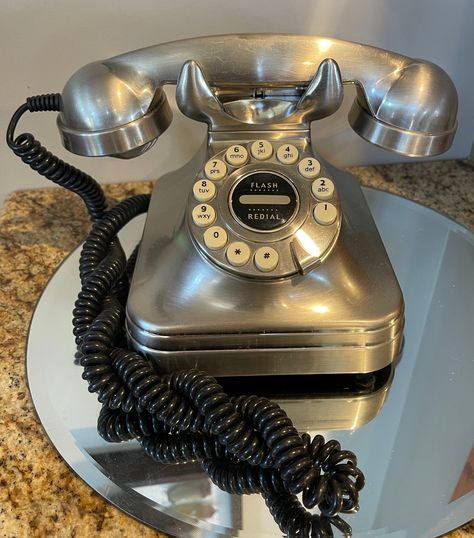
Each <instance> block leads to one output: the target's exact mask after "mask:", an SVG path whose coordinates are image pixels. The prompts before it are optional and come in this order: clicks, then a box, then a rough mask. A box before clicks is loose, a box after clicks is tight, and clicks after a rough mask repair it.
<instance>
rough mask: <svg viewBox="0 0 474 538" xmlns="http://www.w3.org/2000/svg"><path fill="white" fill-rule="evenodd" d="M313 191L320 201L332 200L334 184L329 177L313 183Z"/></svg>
mask: <svg viewBox="0 0 474 538" xmlns="http://www.w3.org/2000/svg"><path fill="white" fill-rule="evenodd" d="M311 191H312V193H313V194H314V196H316V198H318V199H319V200H330V199H331V198H332V197H333V195H334V183H333V182H332V181H331V180H330V179H328V178H327V177H320V178H319V179H316V180H314V181H313V183H312V185H311Z"/></svg>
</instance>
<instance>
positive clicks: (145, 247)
mask: <svg viewBox="0 0 474 538" xmlns="http://www.w3.org/2000/svg"><path fill="white" fill-rule="evenodd" d="M259 136H260V135H259ZM303 138H304V137H303ZM228 143H229V144H230V142H228ZM207 149H208V148H207V145H206V144H205V145H203V146H202V148H201V150H200V152H198V154H197V155H196V157H195V158H194V159H193V160H192V161H190V162H189V163H188V164H187V165H186V166H185V167H183V168H182V169H180V170H178V171H176V172H172V173H170V174H167V175H166V176H164V177H162V178H160V179H159V180H158V181H157V182H156V185H155V189H154V192H153V196H152V200H151V204H150V208H149V211H148V217H147V222H146V226H145V229H144V234H143V239H142V244H141V248H140V253H139V256H138V260H137V265H136V269H135V273H134V277H133V282H132V285H131V289H130V294H129V298H128V302H127V330H128V332H129V336H130V341H131V343H132V345H133V346H134V347H135V348H136V349H139V350H140V351H142V352H143V353H145V354H146V355H147V356H149V357H152V358H154V359H156V361H157V362H159V365H160V368H163V369H164V370H172V369H176V368H184V367H189V366H197V367H199V368H202V369H205V370H207V371H209V372H210V373H212V374H213V375H216V376H219V375H259V374H260V375H264V374H272V375H275V374H276V375H278V374H287V373H301V374H309V373H323V372H325V373H328V372H352V373H354V372H368V371H374V370H377V369H379V368H382V367H384V366H385V365H387V364H389V363H390V362H392V361H393V360H394V359H395V357H396V356H397V354H398V351H399V348H400V343H401V338H402V329H403V309H404V307H403V298H402V294H401V291H400V288H399V285H398V282H397V279H396V277H395V275H394V273H393V269H392V267H391V265H390V261H389V259H388V257H387V254H386V252H385V249H384V246H383V244H382V242H381V239H380V237H379V234H378V232H377V229H376V227H375V224H374V222H373V219H372V217H371V215H370V212H369V209H368V207H367V204H366V202H365V200H364V197H363V195H362V192H361V190H360V187H359V185H358V182H357V180H356V178H354V177H353V176H351V175H350V174H347V173H345V172H341V171H338V170H336V169H335V168H334V167H332V166H330V165H329V164H328V163H326V162H324V161H323V160H322V159H321V158H320V157H318V156H317V155H316V157H317V158H318V159H319V160H321V162H322V165H323V166H324V167H325V168H326V169H327V170H329V172H330V177H332V178H333V181H334V183H335V185H336V189H337V191H338V192H339V197H340V204H341V208H342V214H343V218H342V224H341V229H340V233H339V237H338V239H337V241H336V243H335V245H334V247H333V248H332V251H331V253H330V255H329V256H328V257H327V258H326V259H325V260H324V263H322V264H321V265H319V266H318V267H316V268H315V269H313V270H312V271H310V272H309V273H308V274H306V275H301V274H297V275H294V276H291V277H287V278H284V279H280V280H276V281H262V280H254V279H249V278H242V277H238V276H235V275H233V274H232V273H230V272H228V271H226V270H223V269H221V268H219V267H217V266H216V265H215V264H214V263H212V262H210V261H209V260H208V259H207V258H206V257H205V256H204V255H202V254H201V253H200V250H199V249H198V248H196V246H195V244H194V243H193V239H192V237H191V234H190V231H189V227H188V226H187V222H186V220H187V219H186V213H187V201H186V196H185V193H187V192H190V191H191V187H192V184H193V181H194V180H195V177H196V173H197V171H198V170H200V169H201V167H202V166H203V163H204V162H205V160H206V159H207V156H208V153H207ZM282 166H283V165H282ZM276 233H277V234H278V233H281V231H280V232H276ZM256 354H258V360H256Z"/></svg>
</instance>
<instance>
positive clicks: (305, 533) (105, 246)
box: [7, 94, 364, 538]
mask: <svg viewBox="0 0 474 538" xmlns="http://www.w3.org/2000/svg"><path fill="white" fill-rule="evenodd" d="M54 95H56V96H57V95H58V94H54ZM54 95H53V96H40V97H38V98H32V99H30V100H29V101H28V102H30V103H31V102H32V103H37V102H39V103H40V104H45V103H46V104H48V103H49V99H53V105H52V106H51V107H50V108H47V107H46V106H44V107H40V106H38V107H35V106H31V107H29V106H28V105H23V107H20V108H19V109H18V110H17V112H16V113H15V115H14V116H13V118H12V121H11V122H10V125H9V128H8V133H7V139H8V143H9V145H10V147H12V149H13V150H14V151H15V153H16V154H17V155H19V156H20V157H21V158H22V159H23V161H24V162H26V163H28V164H30V166H32V167H33V168H35V169H38V170H39V171H40V170H41V172H40V173H42V175H45V176H46V177H47V178H49V179H52V180H53V181H55V182H56V183H58V184H60V185H62V186H64V187H66V188H68V189H70V190H72V191H73V192H76V193H78V194H79V195H80V196H81V197H82V198H83V199H84V201H85V202H86V205H87V207H88V209H89V213H90V214H91V216H92V218H93V220H94V221H95V223H94V225H93V228H92V230H91V232H90V234H89V236H88V237H87V239H86V241H85V243H84V246H83V249H82V252H81V257H80V268H79V269H80V277H81V285H82V287H81V291H80V293H79V296H78V298H77V300H76V303H75V308H74V312H73V325H74V335H75V337H76V343H77V346H78V350H79V352H80V356H81V359H80V362H81V365H82V366H83V367H84V373H83V378H84V379H86V380H87V381H88V383H89V391H90V392H95V393H97V394H98V399H99V401H100V402H101V403H102V410H101V412H100V415H99V419H98V430H99V433H100V434H101V436H102V437H103V438H104V439H105V440H107V441H110V442H119V441H124V440H128V439H133V438H136V439H138V440H139V442H140V443H141V445H142V446H143V448H144V450H145V452H146V453H147V454H148V455H149V456H151V457H152V458H153V459H155V460H156V461H159V462H161V463H178V462H189V461H195V460H198V461H199V462H200V463H201V465H202V467H203V469H204V470H205V471H206V473H207V474H208V475H209V477H210V478H211V480H212V481H213V482H214V483H215V484H217V485H218V486H219V487H220V488H221V489H223V490H225V491H227V492H229V493H236V494H247V493H261V494H262V496H263V497H264V499H265V502H266V503H267V506H268V508H269V510H270V512H271V514H272V516H273V517H274V519H275V521H276V522H277V524H278V525H279V527H280V529H281V530H282V532H284V533H286V534H287V535H288V536H294V537H298V538H305V537H308V538H309V537H314V536H332V535H333V533H332V526H334V527H336V528H338V529H339V530H340V531H341V532H342V533H343V534H345V535H350V533H351V529H350V526H349V525H348V524H347V523H345V522H344V521H343V520H342V519H341V518H340V517H339V516H338V514H339V513H347V512H353V511H356V510H357V509H358V497H359V491H360V489H362V487H363V485H364V477H363V474H362V472H361V471H360V470H359V469H358V468H357V460H356V457H355V456H354V454H353V453H352V452H350V451H347V450H341V447H340V445H339V443H338V442H337V441H329V442H327V443H325V442H324V438H323V437H322V436H320V435H317V436H316V437H315V438H314V439H311V438H310V436H309V435H308V434H303V435H302V436H300V435H299V434H298V432H297V431H296V429H295V428H294V426H293V424H292V422H291V420H290V419H289V418H288V417H287V415H286V414H285V412H284V411H283V410H282V409H281V408H280V407H279V406H278V405H277V404H276V403H274V402H272V401H270V400H267V399H265V398H260V397H257V396H239V397H235V398H231V397H229V396H228V395H227V394H225V393H224V392H223V390H222V387H221V386H220V385H219V384H218V383H217V381H216V380H215V379H214V378H213V377H211V376H209V375H207V374H206V373H204V372H198V371H196V370H183V371H178V372H173V373H171V374H160V373H158V372H157V371H156V369H155V367H154V366H153V365H152V364H151V362H150V361H148V360H147V359H145V358H144V357H143V356H141V355H140V354H138V353H136V352H134V351H130V350H128V349H126V338H125V331H124V312H125V302H126V297H127V294H128V287H129V281H130V276H131V274H132V273H133V268H134V264H135V260H136V251H135V252H134V254H133V255H132V256H131V258H130V259H129V261H128V262H127V260H126V258H125V254H124V252H123V250H122V248H121V246H120V243H119V240H118V239H117V233H118V232H119V230H121V229H122V228H123V226H125V224H127V222H129V221H130V220H131V219H132V218H134V217H135V216H137V215H139V214H141V213H144V212H146V211H147V209H148V204H149V200H150V197H149V196H147V195H140V196H135V197H132V198H129V199H127V200H125V201H124V202H122V203H120V204H118V205H117V206H115V207H114V208H113V209H111V210H109V211H107V212H105V198H104V196H103V193H102V190H101V188H100V186H99V185H98V184H97V183H96V182H95V181H94V180H93V179H92V178H90V176H87V175H86V174H83V173H82V172H80V171H78V170H76V169H73V167H69V165H66V164H65V163H63V162H62V161H60V160H59V159H57V157H54V156H52V155H51V154H50V153H49V152H47V151H46V150H45V149H44V148H42V147H41V146H39V142H37V141H35V139H34V138H33V136H32V135H29V134H26V135H20V136H19V137H18V138H17V139H16V140H15V141H13V133H14V129H15V126H16V123H17V122H18V119H19V118H20V117H21V115H22V114H23V112H25V111H26V110H37V109H38V110H40V109H41V110H46V109H48V110H52V109H56V108H54V107H55V106H57V107H58V108H59V104H60V99H59V97H54ZM43 160H44V161H48V162H49V163H52V164H51V168H52V169H56V171H57V170H59V169H61V170H69V172H68V174H65V175H64V177H66V175H67V177H68V178H69V179H68V180H64V177H63V175H62V174H59V175H56V174H55V173H52V172H51V168H49V167H48V166H46V165H45V163H44V162H43ZM32 163H34V164H35V166H33V164H32ZM58 163H62V164H60V165H59V164H58ZM43 165H44V166H43ZM68 167H69V168H68ZM71 170H72V171H71ZM58 178H59V179H58ZM299 493H302V504H301V503H300V501H299V500H298V498H297V496H296V495H297V494H299ZM314 507H318V508H319V512H320V514H319V515H318V514H311V513H310V512H309V511H308V510H307V509H312V508H314Z"/></svg>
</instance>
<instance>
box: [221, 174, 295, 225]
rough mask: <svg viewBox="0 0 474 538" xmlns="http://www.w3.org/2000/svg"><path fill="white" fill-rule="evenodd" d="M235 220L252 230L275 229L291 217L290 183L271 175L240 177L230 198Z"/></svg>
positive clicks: (292, 196)
mask: <svg viewBox="0 0 474 538" xmlns="http://www.w3.org/2000/svg"><path fill="white" fill-rule="evenodd" d="M230 206H231V210H232V213H233V215H234V216H235V218H236V219H237V220H238V221H239V222H240V223H241V224H243V225H244V226H245V227H246V228H250V229H252V230H256V231H263V232H268V231H274V230H277V229H279V228H281V227H283V226H285V224H287V223H288V222H290V221H291V219H292V218H293V217H294V215H295V214H296V212H297V210H298V194H297V192H296V190H295V188H294V187H293V185H292V183H291V182H290V181H289V180H288V179H286V178H285V177H283V176H280V175H279V174H276V173H274V172H255V173H253V174H249V175H248V176H245V177H244V178H242V179H241V180H240V181H239V182H238V183H237V184H236V186H235V187H234V189H233V190H232V192H231V195H230Z"/></svg>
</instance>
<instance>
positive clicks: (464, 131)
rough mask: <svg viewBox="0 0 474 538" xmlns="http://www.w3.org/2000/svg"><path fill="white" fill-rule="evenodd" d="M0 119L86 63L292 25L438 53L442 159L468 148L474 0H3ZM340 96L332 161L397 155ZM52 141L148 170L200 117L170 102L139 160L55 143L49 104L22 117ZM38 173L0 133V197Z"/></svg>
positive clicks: (136, 172)
mask: <svg viewBox="0 0 474 538" xmlns="http://www.w3.org/2000/svg"><path fill="white" fill-rule="evenodd" d="M0 9H1V12H0V51H1V54H0V72H1V73H2V82H1V90H0V95H1V100H0V129H1V131H2V133H4V132H5V129H6V126H7V123H8V121H9V118H10V116H11V114H12V112H13V111H14V110H15V109H16V108H17V106H19V105H20V104H22V103H23V102H24V99H25V97H27V96H29V95H35V94H39V93H46V92H56V91H61V90H62V88H63V86H64V83H65V82H66V80H67V79H68V78H69V76H70V75H71V74H72V73H73V72H74V71H75V70H76V69H78V68H79V67H81V66H82V65H83V64H85V63H87V62H90V61H94V60H98V59H101V58H107V57H110V56H113V55H116V54H119V53H121V52H125V51H128V50H132V49H136V48H140V47H143V46H147V45H152V44H155V43H160V42H164V41H169V40H173V39H181V38H185V37H193V36H199V35H206V34H217V33H231V32H262V31H265V32H289V33H306V34H315V35H327V36H332V37H338V38H342V39H348V40H353V41H360V42H365V43H369V44H371V45H375V46H379V47H382V48H386V49H389V50H395V51H397V52H400V53H402V54H406V55H408V56H414V57H420V58H424V59H427V60H430V61H432V62H434V63H437V64H438V65H440V66H441V67H443V68H444V69H445V70H446V71H447V72H448V73H449V75H450V76H451V77H452V78H453V80H454V82H455V84H456V86H457V88H458V92H459V96H460V114H459V129H458V134H457V137H456V139H455V143H454V146H453V147H452V149H451V150H450V151H449V152H448V153H446V154H445V156H444V157H443V158H462V157H465V156H467V155H469V153H470V150H471V146H472V140H473V130H474V129H473V126H474V100H473V99H472V97H471V96H472V91H473V90H472V89H473V87H474V72H473V69H472V52H473V50H474V32H473V31H472V24H473V21H474V3H473V2H472V0H450V1H449V2H446V1H445V0H357V1H354V0H298V1H295V0H237V1H236V0H233V1H232V2H230V1H228V0H200V1H199V2H198V1H196V0H194V1H193V0H172V1H169V2H164V1H162V2H159V1H158V0H135V1H129V0H115V1H113V2H112V1H110V0H109V1H103V0H102V1H101V0H81V1H71V2H67V1H65V0H63V1H60V0H41V1H40V0H36V1H33V0H15V1H14V2H10V1H8V0H3V2H1V3H0ZM351 101H352V96H348V98H347V99H346V100H345V105H343V107H342V109H341V110H340V111H339V112H338V113H337V114H336V115H335V116H333V117H332V118H329V119H325V120H323V121H321V122H318V124H317V125H316V126H315V127H314V128H313V133H314V138H315V140H316V143H317V145H318V149H319V150H320V151H321V153H322V154H323V155H325V156H326V157H329V158H331V159H332V160H333V162H335V163H336V164H339V165H348V164H363V163H378V162H393V161H397V160H401V158H400V157H399V156H397V155H395V154H393V153H390V152H387V151H384V150H381V149H378V148H375V147H373V146H371V145H369V144H367V143H366V142H364V141H363V140H361V139H360V138H359V137H358V136H357V135H355V134H354V133H353V132H352V130H351V129H350V128H349V127H348V125H347V120H346V114H347V109H348V106H349V104H350V102H351ZM19 129H21V130H30V131H31V132H33V133H34V134H35V135H37V136H38V137H39V139H40V140H41V141H42V142H43V143H44V144H45V145H46V146H47V147H48V148H49V149H51V150H52V151H54V152H57V153H59V155H60V156H61V157H63V158H65V159H67V160H68V161H69V162H71V163H72V164H75V165H76V166H79V167H82V168H84V169H85V170H86V171H87V172H89V173H91V174H92V175H94V176H95V177H96V178H98V179H100V180H102V181H107V182H111V181H117V180H130V179H145V178H155V177H157V176H158V175H159V174H160V173H162V172H164V171H168V170H170V169H173V168H176V167H177V166H178V165H179V164H180V163H183V162H184V161H185V160H187V159H189V158H190V157H191V156H192V154H193V153H194V151H195V150H196V149H197V147H198V145H199V143H200V141H201V137H202V135H203V133H204V128H203V126H201V125H199V124H196V123H194V122H191V120H188V119H186V118H183V117H182V116H181V115H180V114H179V112H176V113H175V120H174V122H173V124H172V126H171V128H170V129H168V131H167V132H166V133H165V135H164V136H163V137H162V138H161V139H160V140H159V142H158V145H157V146H155V148H153V149H152V150H151V151H150V152H148V153H147V154H145V155H144V156H143V157H140V158H138V159H135V160H132V161H128V162H124V161H118V160H115V159H111V158H105V159H104V158H102V159H86V158H81V157H77V156H73V155H71V154H69V153H67V152H66V151H65V150H64V149H63V148H62V147H61V146H60V143H59V137H58V134H57V130H56V127H55V116H54V114H52V113H44V114H34V115H31V116H30V117H27V118H26V119H25V120H23V121H22V122H21V123H20V126H19ZM46 183H48V182H46V181H45V180H43V179H41V178H40V177H39V176H37V174H35V173H34V172H33V171H31V170H29V169H28V168H27V167H26V166H25V165H23V164H22V163H21V162H20V161H19V160H18V159H17V158H16V157H15V156H14V155H13V154H11V152H10V150H9V149H8V148H7V147H6V145H5V143H4V135H3V134H2V137H1V143H0V200H1V199H2V198H3V196H4V195H5V193H7V192H9V191H11V190H14V189H19V188H27V187H38V186H44V185H45V184H46Z"/></svg>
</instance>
